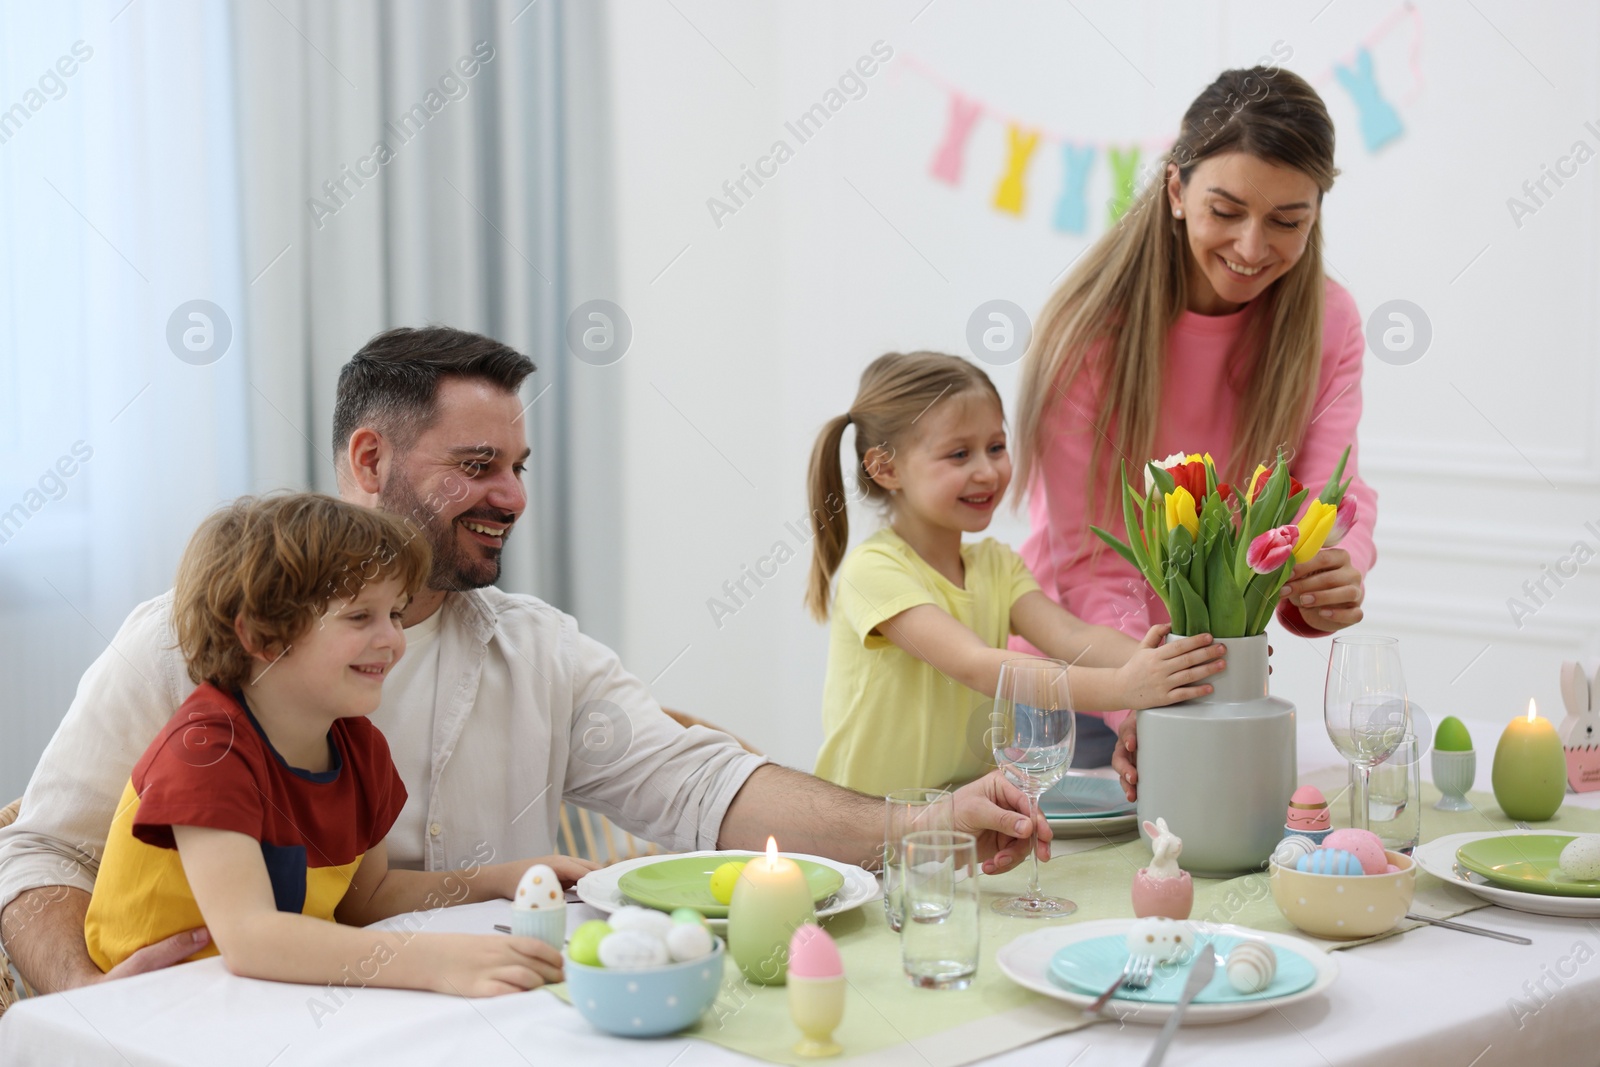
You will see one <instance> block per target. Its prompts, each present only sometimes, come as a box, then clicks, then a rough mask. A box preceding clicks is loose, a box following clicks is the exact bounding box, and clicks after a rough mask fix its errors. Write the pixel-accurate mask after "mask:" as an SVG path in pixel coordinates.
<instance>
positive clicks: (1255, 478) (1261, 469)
mask: <svg viewBox="0 0 1600 1067" xmlns="http://www.w3.org/2000/svg"><path fill="white" fill-rule="evenodd" d="M1265 473H1267V468H1266V467H1265V465H1263V464H1260V463H1257V464H1256V472H1255V473H1254V474H1252V475H1251V476H1250V486H1249V488H1247V489H1246V490H1245V491H1244V498H1245V499H1246V500H1254V499H1255V498H1256V483H1257V482H1259V481H1260V480H1261V476H1262V475H1263V474H1265Z"/></svg>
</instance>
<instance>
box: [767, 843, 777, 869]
mask: <svg viewBox="0 0 1600 1067" xmlns="http://www.w3.org/2000/svg"><path fill="white" fill-rule="evenodd" d="M777 866H778V839H777V838H776V837H770V836H769V837H768V838H767V869H768V870H771V869H773V868H775V867H777Z"/></svg>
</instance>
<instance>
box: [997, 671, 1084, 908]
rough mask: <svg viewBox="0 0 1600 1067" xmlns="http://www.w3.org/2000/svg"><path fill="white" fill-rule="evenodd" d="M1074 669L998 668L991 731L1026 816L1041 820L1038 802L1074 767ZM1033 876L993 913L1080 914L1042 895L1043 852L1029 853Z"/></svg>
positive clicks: (1063, 902) (999, 759)
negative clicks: (1020, 891)
mask: <svg viewBox="0 0 1600 1067" xmlns="http://www.w3.org/2000/svg"><path fill="white" fill-rule="evenodd" d="M1069 671H1070V668H1069V667H1068V666H1067V664H1065V663H1063V662H1062V661H1061V660H1058V659H1042V658H1037V657H1030V658H1022V659H1008V660H1006V661H1005V662H1004V663H1002V664H1001V665H1000V683H999V685H998V686H997V687H996V688H995V694H994V716H993V719H992V724H991V726H990V732H991V733H990V736H991V738H992V741H993V748H994V759H995V763H997V764H999V765H1000V767H1001V769H1002V770H1004V771H1005V774H1006V777H1007V778H1009V779H1010V780H1011V782H1012V784H1013V785H1015V786H1016V787H1017V788H1018V789H1020V790H1022V791H1023V792H1024V793H1025V794H1027V797H1028V801H1029V803H1028V814H1029V816H1030V817H1032V818H1034V819H1037V818H1038V816H1039V797H1040V795H1041V794H1043V793H1044V791H1045V790H1047V789H1049V788H1050V787H1051V786H1053V785H1055V784H1056V782H1058V781H1060V780H1061V777H1062V775H1064V774H1066V773H1067V768H1068V767H1069V766H1070V765H1071V763H1072V746H1073V740H1074V738H1075V737H1076V730H1075V720H1074V717H1073V714H1072V693H1071V691H1070V689H1069V687H1068V685H1067V675H1068V673H1069ZM1028 851H1029V853H1030V854H1031V855H1032V857H1033V874H1032V877H1030V878H1029V879H1028V891H1027V892H1026V893H1024V894H1023V895H1021V896H1018V897H1009V898H1007V899H1004V900H997V901H995V903H994V910H995V911H997V912H999V913H1000V914H1002V915H1014V916H1017V917H1019V918H1025V919H1062V918H1065V917H1067V916H1068V915H1071V914H1072V913H1073V912H1075V911H1077V910H1078V906H1077V905H1076V904H1074V903H1073V902H1072V901H1070V900H1064V899H1062V898H1060V897H1047V896H1044V895H1043V894H1042V893H1040V892H1039V853H1038V850H1037V849H1036V848H1030V849H1029V850H1028Z"/></svg>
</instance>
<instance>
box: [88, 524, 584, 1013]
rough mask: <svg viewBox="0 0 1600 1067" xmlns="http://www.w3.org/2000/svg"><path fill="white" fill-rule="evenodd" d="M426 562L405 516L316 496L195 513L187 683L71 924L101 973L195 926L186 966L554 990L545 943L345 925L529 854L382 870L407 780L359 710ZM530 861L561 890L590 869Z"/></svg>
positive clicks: (398, 640) (372, 694)
mask: <svg viewBox="0 0 1600 1067" xmlns="http://www.w3.org/2000/svg"><path fill="white" fill-rule="evenodd" d="M430 565H431V553H430V551H429V549H428V546H427V543H426V542H425V541H424V540H423V539H421V538H419V537H415V536H414V535H413V531H411V530H410V528H409V527H407V526H406V524H405V523H404V522H403V521H402V520H400V519H398V518H395V517H394V516H391V515H388V514H386V513H383V512H380V511H376V510H373V509H369V508H362V507H357V506H355V505H353V504H346V503H343V502H341V501H338V500H336V499H334V498H332V497H328V496H321V495H318V494H314V493H299V494H292V495H282V496H272V497H267V498H249V497H246V498H243V499H241V500H239V501H236V502H235V503H233V504H232V505H230V506H228V507H226V508H224V509H222V510H221V511H218V512H216V513H215V514H213V515H212V516H210V517H209V518H208V519H207V520H206V521H205V522H204V523H203V524H202V525H201V527H200V529H199V530H198V531H197V532H196V533H195V535H194V537H193V539H191V541H190V542H189V546H188V548H187V549H186V550H185V552H184V555H183V560H182V562H181V563H180V564H179V568H178V581H177V585H176V588H175V590H174V594H173V620H174V627H175V629H176V631H177V636H178V644H179V646H180V647H181V649H182V650H183V654H184V658H185V660H186V661H187V663H188V667H189V675H190V677H191V678H193V679H194V681H196V682H198V683H200V684H199V688H197V689H196V690H195V691H194V692H193V693H192V694H191V695H190V696H189V698H188V699H187V700H185V701H184V702H183V704H182V705H181V706H180V707H179V708H178V711H177V713H176V714H175V715H173V717H172V719H171V720H170V721H169V722H168V723H167V725H166V726H165V727H164V728H163V729H162V731H161V733H160V734H159V735H158V736H157V737H156V739H155V741H154V742H152V743H151V745H150V747H149V748H148V749H147V750H146V751H145V754H144V756H143V757H142V758H141V759H140V760H139V762H138V763H137V764H136V765H135V766H134V769H133V773H132V775H131V777H130V779H129V781H128V785H127V787H126V788H125V790H124V791H123V795H122V800H121V802H120V803H119V805H118V810H117V814H116V817H115V818H114V819H113V821H112V825H111V830H110V833H109V836H108V840H107V842H106V850H105V856H104V858H103V860H102V861H101V864H100V871H99V875H98V877H97V878H96V881H95V888H94V895H93V897H92V899H91V901H90V904H89V912H88V915H87V917H86V919H85V930H84V933H85V937H86V940H87V942H88V947H89V953H90V955H91V957H92V958H93V959H94V961H95V963H96V964H98V965H99V967H100V968H101V970H110V969H111V968H112V967H114V966H116V965H117V964H118V963H120V962H121V961H122V960H124V959H126V958H127V957H128V956H129V955H131V954H132V953H133V952H135V951H136V950H138V949H139V948H141V947H143V946H145V945H148V944H151V943H153V942H156V941H159V940H161V939H162V938H165V937H168V936H170V935H171V934H175V933H178V932H180V931H182V930H187V929H191V928H194V927H198V926H201V925H204V926H206V927H207V928H208V929H209V931H210V935H211V941H212V943H211V944H210V945H208V946H207V947H206V948H205V949H203V950H201V951H200V952H197V953H196V954H195V957H194V958H199V957H202V956H208V955H215V954H216V953H217V952H218V951H220V952H221V954H222V958H223V961H224V963H226V964H227V966H228V969H229V970H230V971H232V972H233V973H235V974H239V975H244V976H248V977H252V978H267V979H275V980H278V981H288V982H308V983H315V984H323V983H327V982H334V981H343V980H344V979H346V978H348V976H349V974H350V972H351V971H354V972H355V973H357V974H359V975H360V976H361V977H362V979H363V980H365V981H366V982H368V983H369V984H372V985H377V986H389V987H394V988H407V989H431V990H435V991H438V992H442V993H452V994H457V995H464V996H492V995H495V994H498V993H508V992H515V991H518V990H523V989H531V988H534V987H535V986H538V985H541V984H543V983H544V982H558V981H560V980H561V978H562V974H561V955H560V952H559V951H558V950H557V949H554V948H552V947H550V946H549V945H547V944H545V943H544V942H542V941H539V940H536V939H533V938H522V937H506V936H499V935H495V936H479V935H471V934H411V935H407V934H404V933H400V932H378V931H373V930H363V929H358V927H362V926H365V925H367V924H369V923H373V922H376V921H378V920H380V919H385V918H388V917H390V916H393V915H398V914H402V913H405V912H410V911H414V910H417V909H421V908H427V907H435V906H438V905H439V904H440V903H442V902H444V901H445V900H448V901H449V902H450V903H457V904H459V903H467V902H470V901H476V900H489V899H493V898H495V897H509V896H511V895H512V893H513V892H514V891H515V888H516V883H517V881H518V879H519V878H520V877H521V875H522V873H523V871H524V870H525V869H526V868H527V867H528V866H529V865H530V864H531V863H532V862H534V861H528V862H523V863H504V864H498V865H495V866H484V867H473V868H468V869H467V870H465V871H456V872H434V873H427V872H421V871H400V870H393V871H391V870H389V869H388V860H387V853H386V851H385V848H384V844H383V839H384V836H385V835H386V834H387V833H388V832H389V828H390V827H391V826H392V825H393V823H394V821H395V818H396V817H397V816H398V815H399V813H400V809H401V807H402V806H403V805H404V803H405V799H406V789H405V786H404V785H403V784H402V783H401V780H400V776H399V773H398V772H397V771H396V770H395V767H394V764H393V763H392V762H391V760H390V758H389V746H388V745H387V743H386V742H385V741H384V739H383V735H382V734H380V733H379V732H378V730H377V729H376V728H375V727H373V726H372V724H371V723H369V722H368V721H367V719H366V716H368V715H370V714H371V713H372V712H373V711H374V710H376V709H377V707H378V702H379V699H380V697H381V695H382V689H383V679H384V676H385V675H386V674H387V673H388V671H389V670H390V669H391V668H392V667H393V666H394V665H395V663H396V662H398V661H399V659H400V657H401V655H402V654H404V652H405V646H406V641H405V633H404V631H403V630H402V628H401V625H400V614H401V612H402V611H403V610H404V608H405V605H406V603H407V601H408V600H409V598H410V597H411V596H412V595H413V594H415V593H416V592H417V590H419V589H420V588H421V587H422V584H423V582H424V581H425V580H426V578H427V576H428V572H429V567H430ZM538 862H543V863H547V864H549V865H550V866H552V867H553V868H555V870H556V873H557V874H558V875H559V876H560V877H561V878H562V879H563V881H572V880H575V879H577V878H578V877H580V876H582V875H583V874H584V873H585V872H586V871H588V870H589V869H590V865H589V864H586V863H583V862H582V861H578V860H572V859H567V858H565V857H557V856H546V857H542V858H541V859H540V860H539V861H538ZM463 886H465V888H466V892H465V894H463V893H462V891H461V890H462V887H463ZM315 920H337V922H334V921H328V922H318V921H315Z"/></svg>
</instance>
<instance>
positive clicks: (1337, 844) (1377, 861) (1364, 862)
mask: <svg viewBox="0 0 1600 1067" xmlns="http://www.w3.org/2000/svg"><path fill="white" fill-rule="evenodd" d="M1322 847H1323V848H1331V849H1340V850H1342V851H1345V852H1348V853H1350V854H1351V855H1353V856H1354V857H1355V858H1356V859H1358V860H1360V861H1361V870H1362V873H1364V874H1382V873H1383V872H1384V870H1385V868H1387V867H1388V866H1389V857H1388V856H1385V855H1384V854H1383V839H1382V838H1380V837H1379V836H1378V835H1377V834H1375V833H1373V832H1372V831H1371V830H1355V829H1346V830H1335V831H1334V832H1333V833H1331V834H1329V835H1328V836H1327V837H1325V838H1323V839H1322Z"/></svg>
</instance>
